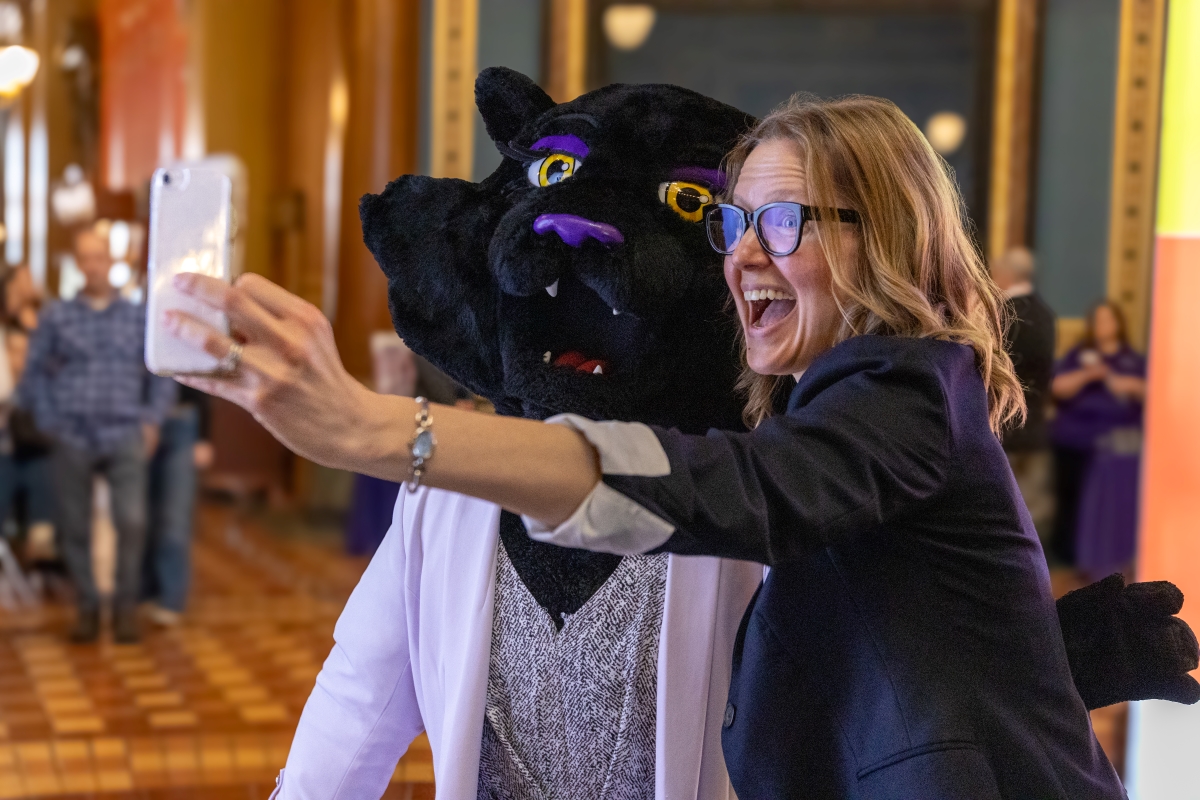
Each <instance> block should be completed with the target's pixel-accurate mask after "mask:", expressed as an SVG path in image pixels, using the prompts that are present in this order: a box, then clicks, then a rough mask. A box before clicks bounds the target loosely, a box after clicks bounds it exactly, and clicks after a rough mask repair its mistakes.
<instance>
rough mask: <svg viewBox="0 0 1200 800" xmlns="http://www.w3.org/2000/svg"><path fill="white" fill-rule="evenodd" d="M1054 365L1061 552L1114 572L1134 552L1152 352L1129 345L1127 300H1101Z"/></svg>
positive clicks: (1088, 568)
mask: <svg viewBox="0 0 1200 800" xmlns="http://www.w3.org/2000/svg"><path fill="white" fill-rule="evenodd" d="M1054 373H1055V377H1054V383H1053V384H1052V386H1051V393H1052V394H1053V395H1054V400H1055V402H1056V403H1057V406H1058V414H1057V416H1056V417H1055V419H1054V424H1053V427H1052V429H1051V440H1052V442H1053V444H1054V451H1055V473H1056V475H1055V477H1056V479H1057V487H1058V512H1057V517H1056V520H1055V526H1054V527H1055V534H1054V535H1055V543H1054V551H1055V555H1057V556H1058V558H1060V559H1061V560H1063V561H1065V562H1066V563H1068V564H1074V565H1076V566H1078V567H1079V568H1080V569H1082V570H1083V571H1085V572H1087V573H1089V574H1102V573H1103V574H1107V573H1108V572H1111V571H1112V570H1113V569H1119V568H1121V567H1125V566H1128V564H1129V562H1130V561H1131V560H1132V558H1133V548H1134V540H1135V534H1136V530H1137V480H1138V454H1139V452H1140V450H1141V430H1142V402H1143V400H1144V399H1145V396H1146V379H1145V376H1146V359H1145V358H1144V357H1143V356H1142V355H1141V354H1139V353H1137V352H1135V351H1134V350H1133V348H1132V347H1130V346H1129V339H1128V336H1127V334H1126V327H1125V318H1124V316H1123V315H1122V313H1121V310H1120V308H1118V307H1117V306H1116V305H1115V304H1113V303H1111V302H1109V301H1104V302H1101V303H1098V304H1097V305H1096V306H1095V307H1094V308H1093V309H1092V311H1091V313H1090V314H1088V318H1087V333H1086V334H1085V336H1084V340H1083V342H1082V343H1080V344H1079V345H1077V346H1076V347H1074V348H1072V349H1071V350H1070V351H1069V352H1068V353H1067V354H1066V355H1065V356H1063V357H1062V359H1061V360H1060V361H1059V362H1058V364H1057V365H1056V366H1055V370H1054Z"/></svg>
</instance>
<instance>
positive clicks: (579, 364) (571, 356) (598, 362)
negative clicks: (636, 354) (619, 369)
mask: <svg viewBox="0 0 1200 800" xmlns="http://www.w3.org/2000/svg"><path fill="white" fill-rule="evenodd" d="M542 363H543V364H552V365H554V366H556V367H564V368H566V369H573V370H575V371H576V372H586V373H590V374H592V375H603V374H604V372H605V369H606V368H608V362H607V361H605V360H604V359H602V358H588V357H587V356H585V355H584V354H583V353H581V352H579V351H578V350H568V351H567V352H565V353H561V354H559V355H558V356H555V355H554V353H552V352H551V351H549V350H547V351H546V352H545V353H543V354H542Z"/></svg>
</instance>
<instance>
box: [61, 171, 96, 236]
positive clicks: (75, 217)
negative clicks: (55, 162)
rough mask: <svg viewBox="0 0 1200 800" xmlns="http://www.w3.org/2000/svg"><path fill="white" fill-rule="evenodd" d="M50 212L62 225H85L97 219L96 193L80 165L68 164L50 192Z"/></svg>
mask: <svg viewBox="0 0 1200 800" xmlns="http://www.w3.org/2000/svg"><path fill="white" fill-rule="evenodd" d="M50 210H51V211H53V212H54V218H55V219H56V220H58V223H59V224H60V225H63V226H65V227H68V228H69V227H71V226H72V225H84V224H87V223H89V222H91V221H92V220H93V219H95V218H96V192H95V190H94V189H92V184H91V183H90V182H89V181H88V179H87V177H86V176H84V174H83V168H82V167H80V166H79V165H78V164H68V165H67V168H66V169H65V170H63V179H62V181H61V182H59V183H58V184H57V185H56V186H55V187H54V189H53V190H52V191H51V192H50Z"/></svg>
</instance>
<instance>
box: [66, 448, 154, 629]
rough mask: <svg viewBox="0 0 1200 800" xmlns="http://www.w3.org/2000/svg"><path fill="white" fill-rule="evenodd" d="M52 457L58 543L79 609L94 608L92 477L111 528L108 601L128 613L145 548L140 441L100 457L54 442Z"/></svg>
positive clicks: (143, 462)
mask: <svg viewBox="0 0 1200 800" xmlns="http://www.w3.org/2000/svg"><path fill="white" fill-rule="evenodd" d="M52 458H53V463H54V478H55V483H56V485H57V490H58V536H59V544H60V547H61V549H62V556H63V560H64V561H65V562H66V564H67V571H68V572H69V573H70V575H71V580H72V581H74V583H75V591H76V592H77V593H78V603H79V610H80V611H82V612H90V611H94V610H96V609H97V608H98V607H99V605H100V596H99V595H98V594H97V592H96V581H95V579H94V578H93V577H92V479H93V477H94V476H95V475H97V474H100V475H103V476H104V477H105V478H106V479H107V480H108V485H109V489H110V493H111V497H112V517H113V525H114V527H115V528H116V529H117V580H116V589H115V594H114V597H113V602H114V603H115V605H116V606H117V607H118V608H133V607H134V606H135V605H137V600H138V590H139V586H140V582H141V574H142V554H143V552H144V551H145V547H146V455H145V452H144V450H143V444H142V437H141V436H140V435H137V436H133V437H132V438H131V439H130V440H129V441H128V442H127V443H125V444H124V445H122V446H121V447H120V448H118V449H117V450H116V451H115V452H113V453H111V454H105V455H101V454H97V453H92V452H89V451H87V450H80V449H78V448H76V447H73V446H71V445H69V444H65V443H62V442H59V443H57V444H56V445H55V448H54V455H53V456H52Z"/></svg>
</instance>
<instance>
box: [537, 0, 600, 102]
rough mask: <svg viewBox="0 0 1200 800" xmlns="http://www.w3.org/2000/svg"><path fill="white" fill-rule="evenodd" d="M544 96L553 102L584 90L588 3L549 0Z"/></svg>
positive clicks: (585, 80)
mask: <svg viewBox="0 0 1200 800" xmlns="http://www.w3.org/2000/svg"><path fill="white" fill-rule="evenodd" d="M547 12H548V17H547V21H546V34H547V38H546V93H547V94H549V95H550V96H551V97H552V98H554V101H555V102H556V103H565V102H567V101H568V100H574V99H575V98H576V97H578V96H579V95H581V94H583V93H584V92H585V91H587V63H588V62H587V39H588V12H589V7H588V0H549V4H548V6H547Z"/></svg>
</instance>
